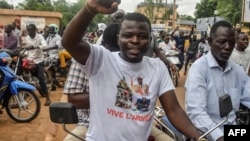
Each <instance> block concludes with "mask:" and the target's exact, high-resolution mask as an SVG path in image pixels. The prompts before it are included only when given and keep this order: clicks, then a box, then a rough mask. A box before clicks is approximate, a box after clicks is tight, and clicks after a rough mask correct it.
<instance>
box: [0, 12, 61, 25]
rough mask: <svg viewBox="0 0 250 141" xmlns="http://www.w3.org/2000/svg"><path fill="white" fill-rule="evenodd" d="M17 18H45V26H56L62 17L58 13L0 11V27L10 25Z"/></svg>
mask: <svg viewBox="0 0 250 141" xmlns="http://www.w3.org/2000/svg"><path fill="white" fill-rule="evenodd" d="M18 16H20V17H22V16H23V17H34V18H45V24H46V25H49V24H51V23H55V24H57V25H58V26H59V25H60V19H62V17H63V15H62V14H61V13H60V12H48V11H31V10H13V9H0V25H6V24H11V23H12V22H13V21H14V20H15V19H16V18H17V17H18Z"/></svg>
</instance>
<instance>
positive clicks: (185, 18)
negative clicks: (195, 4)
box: [179, 15, 194, 21]
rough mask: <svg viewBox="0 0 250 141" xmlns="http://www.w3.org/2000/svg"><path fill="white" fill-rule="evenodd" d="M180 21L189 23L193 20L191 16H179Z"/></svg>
mask: <svg viewBox="0 0 250 141" xmlns="http://www.w3.org/2000/svg"><path fill="white" fill-rule="evenodd" d="M179 19H180V20H190V21H194V18H193V17H192V16H189V15H180V16H179Z"/></svg>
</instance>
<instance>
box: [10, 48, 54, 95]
mask: <svg viewBox="0 0 250 141" xmlns="http://www.w3.org/2000/svg"><path fill="white" fill-rule="evenodd" d="M29 49H30V48H28V47H22V49H21V50H20V51H19V55H18V57H17V61H16V65H15V66H14V68H13V69H14V72H15V74H16V75H18V76H19V77H18V78H19V79H20V80H22V81H24V82H27V83H29V84H31V85H33V86H34V87H35V88H36V89H37V90H38V92H39V94H40V95H41V96H42V97H44V96H45V95H44V94H43V92H42V91H41V87H40V84H39V80H38V78H37V77H36V75H35V74H36V73H37V72H36V68H35V67H36V64H35V62H33V60H28V59H25V58H23V56H24V53H25V52H26V51H28V50H29ZM44 78H45V82H46V85H47V88H48V93H50V92H51V90H52V85H53V78H52V72H51V71H50V70H49V69H47V68H46V67H45V68H44Z"/></svg>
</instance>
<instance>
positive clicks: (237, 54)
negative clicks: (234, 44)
mask: <svg viewBox="0 0 250 141" xmlns="http://www.w3.org/2000/svg"><path fill="white" fill-rule="evenodd" d="M230 60H232V61H233V62H235V63H237V64H239V65H240V66H242V67H243V69H244V70H245V71H246V72H248V71H249V64H250V49H249V48H247V49H245V51H238V50H237V49H234V50H233V52H232V54H231V56H230Z"/></svg>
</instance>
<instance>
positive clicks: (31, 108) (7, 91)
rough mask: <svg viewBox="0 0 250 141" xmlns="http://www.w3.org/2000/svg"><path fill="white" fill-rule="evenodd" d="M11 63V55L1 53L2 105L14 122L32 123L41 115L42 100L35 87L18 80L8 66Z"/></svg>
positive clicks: (0, 91)
mask: <svg viewBox="0 0 250 141" xmlns="http://www.w3.org/2000/svg"><path fill="white" fill-rule="evenodd" d="M11 61H12V60H11V57H10V56H9V54H7V53H6V52H1V53H0V105H2V109H3V108H5V109H6V112H7V114H8V116H9V117H10V118H11V119H13V120H14V121H16V122H30V121H32V120H34V119H35V118H36V117H37V116H38V114H39V113H40V110H41V104H40V100H39V98H38V97H37V95H36V94H35V92H34V91H35V90H36V88H35V87H33V86H32V85H30V84H28V83H25V82H23V81H20V80H18V78H17V76H16V74H15V73H14V72H13V70H12V69H11V68H10V67H9V65H8V62H9V63H10V62H11Z"/></svg>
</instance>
